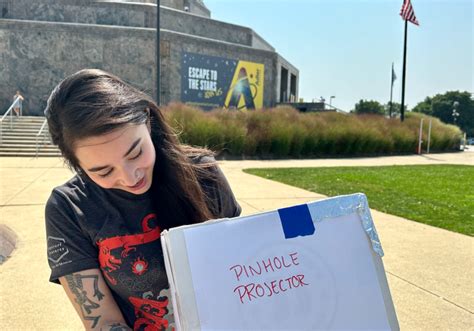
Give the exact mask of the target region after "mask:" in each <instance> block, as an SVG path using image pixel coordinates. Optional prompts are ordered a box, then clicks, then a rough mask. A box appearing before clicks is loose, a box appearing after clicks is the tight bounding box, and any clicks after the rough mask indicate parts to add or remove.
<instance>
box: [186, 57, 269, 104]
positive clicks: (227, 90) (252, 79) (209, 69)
mask: <svg viewBox="0 0 474 331" xmlns="http://www.w3.org/2000/svg"><path fill="white" fill-rule="evenodd" d="M263 90H264V65H263V64H261V63H254V62H247V61H239V60H233V59H227V58H221V57H216V56H207V55H200V54H195V53H187V52H183V53H182V59H181V101H182V102H185V103H187V104H190V105H193V106H197V107H201V108H203V109H206V110H210V109H213V108H229V109H239V110H247V109H255V108H262V107H263Z"/></svg>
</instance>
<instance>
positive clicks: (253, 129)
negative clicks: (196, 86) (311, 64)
mask: <svg viewBox="0 0 474 331" xmlns="http://www.w3.org/2000/svg"><path fill="white" fill-rule="evenodd" d="M162 110H163V112H164V115H165V118H166V120H167V122H168V123H169V124H170V125H171V126H172V127H173V129H174V130H175V132H176V134H177V135H178V137H179V139H180V141H181V142H182V143H185V144H189V145H195V146H203V147H207V148H210V149H212V150H213V151H215V152H216V153H217V155H218V156H220V157H236V158H240V157H249V158H252V157H255V158H314V157H328V156H329V157H344V156H374V155H394V154H414V153H416V152H417V148H418V136H419V127H420V120H421V119H422V118H423V120H424V125H423V139H422V140H423V144H422V149H423V150H426V149H427V144H428V123H429V121H430V119H431V122H432V127H431V139H430V152H449V151H456V150H459V145H460V139H461V134H462V133H461V131H460V129H459V128H458V127H456V126H453V125H447V124H444V123H442V122H441V121H440V120H439V119H437V118H434V117H430V116H426V115H422V114H419V113H408V114H407V115H406V118H405V121H404V122H403V123H401V122H400V120H399V119H395V118H392V119H389V118H385V117H384V116H380V115H355V114H342V113H336V112H318V113H300V112H298V111H297V110H295V109H293V108H291V107H276V108H270V109H260V110H252V111H236V110H225V109H216V110H212V111H203V110H201V109H199V108H194V107H191V106H188V105H184V104H181V103H171V104H169V105H168V106H166V107H163V108H162Z"/></svg>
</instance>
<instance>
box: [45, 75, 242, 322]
mask: <svg viewBox="0 0 474 331" xmlns="http://www.w3.org/2000/svg"><path fill="white" fill-rule="evenodd" d="M45 114H46V117H47V119H48V125H49V131H50V133H51V137H52V139H53V142H54V143H55V144H56V145H58V146H59V149H60V150H61V153H62V155H63V156H64V158H65V160H66V163H67V164H68V165H69V166H70V167H71V168H72V169H73V170H75V172H76V175H75V176H74V177H73V178H72V179H71V180H69V181H68V182H67V183H65V184H64V185H61V186H59V187H57V188H55V189H54V190H53V192H52V194H51V196H50V198H49V200H48V202H47V205H46V230H47V236H48V262H49V265H50V267H51V277H50V281H52V282H55V283H61V284H62V286H63V287H64V289H65V290H66V293H67V295H68V297H69V299H70V300H71V301H72V303H73V305H74V307H75V309H76V310H77V312H78V314H79V316H80V317H81V319H82V321H83V323H84V326H85V327H86V329H97V330H108V329H113V330H124V329H128V328H129V327H132V328H133V329H135V330H161V329H172V328H173V315H172V309H171V307H172V305H171V302H170V299H169V295H168V281H167V278H166V272H165V268H164V262H163V254H162V250H161V245H160V240H159V237H160V232H161V231H162V230H163V229H167V228H170V227H175V226H180V225H184V224H193V223H199V222H202V221H205V220H208V219H213V218H222V217H235V216H238V215H240V211H241V209H240V206H239V205H238V203H237V202H236V200H235V198H234V195H233V194H232V191H231V189H230V187H229V185H228V183H227V181H226V179H225V177H224V176H223V174H222V172H221V171H220V170H219V168H218V167H217V165H216V162H215V160H214V158H213V157H212V153H211V152H210V151H208V150H205V149H196V148H191V147H189V146H185V145H180V144H179V142H178V140H177V138H176V136H175V135H174V134H173V133H172V131H171V129H170V127H169V126H168V125H167V124H166V123H165V121H164V118H163V115H162V114H161V112H160V110H159V109H158V107H157V106H156V104H155V103H154V102H153V100H151V99H150V97H149V96H147V95H145V94H143V93H142V92H140V91H138V90H136V89H135V88H133V87H131V86H130V85H128V84H126V83H124V82H123V81H121V80H120V79H119V78H117V77H115V76H113V75H111V74H108V73H106V72H104V71H101V70H90V69H87V70H81V71H79V72H77V73H75V74H74V75H72V76H69V77H67V78H66V79H65V80H64V81H62V82H61V83H60V84H59V85H58V86H57V87H56V88H55V89H54V91H53V92H52V93H51V96H50V97H49V100H48V104H47V108H46V110H45Z"/></svg>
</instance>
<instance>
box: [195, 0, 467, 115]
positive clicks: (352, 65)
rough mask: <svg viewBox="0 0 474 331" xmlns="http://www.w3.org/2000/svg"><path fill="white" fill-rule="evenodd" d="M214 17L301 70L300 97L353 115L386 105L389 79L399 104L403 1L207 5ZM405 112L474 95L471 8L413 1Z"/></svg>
mask: <svg viewBox="0 0 474 331" xmlns="http://www.w3.org/2000/svg"><path fill="white" fill-rule="evenodd" d="M204 2H205V4H206V6H207V7H208V8H209V9H210V10H211V17H212V18H213V19H216V20H219V21H225V22H229V23H234V24H238V25H243V26H247V27H250V28H252V29H253V30H254V31H256V32H257V33H258V34H259V35H261V36H262V37H263V38H265V39H266V40H267V41H268V42H270V44H272V46H273V47H275V48H276V50H277V52H278V53H280V54H281V55H282V56H283V57H284V58H286V59H287V60H288V61H290V62H291V63H292V64H294V65H295V66H296V67H297V68H298V69H299V70H300V82H299V97H300V98H301V97H302V98H304V99H305V101H311V100H312V99H313V98H319V97H320V96H323V97H324V98H326V100H329V97H330V96H331V95H333V96H335V99H333V101H332V103H333V105H334V106H336V107H339V108H341V109H343V110H347V111H349V110H350V109H352V108H353V107H354V104H355V103H356V102H358V101H359V100H360V99H367V100H377V101H379V102H382V103H386V102H388V101H389V99H390V72H391V65H392V62H394V64H395V72H396V75H397V80H396V81H395V83H394V90H393V100H394V101H396V102H400V100H401V85H402V65H403V33H404V22H403V20H402V19H401V17H400V15H399V12H400V8H401V5H402V3H403V1H402V0H396V1H393V0H204ZM412 4H413V7H414V10H415V15H416V17H417V19H418V21H419V22H420V26H419V27H417V26H415V25H413V24H410V23H409V24H408V53H407V57H408V58H407V78H406V89H405V91H406V92H405V100H406V101H405V104H408V107H409V109H410V108H412V107H414V106H415V105H416V104H417V103H418V102H420V101H423V100H424V98H425V97H426V96H433V95H435V94H437V93H444V92H446V91H452V90H462V91H469V92H474V87H473V85H474V83H473V79H474V78H473V76H474V68H473V57H474V54H473V43H474V33H473V30H474V27H473V16H474V6H473V1H472V0H442V1H439V0H412Z"/></svg>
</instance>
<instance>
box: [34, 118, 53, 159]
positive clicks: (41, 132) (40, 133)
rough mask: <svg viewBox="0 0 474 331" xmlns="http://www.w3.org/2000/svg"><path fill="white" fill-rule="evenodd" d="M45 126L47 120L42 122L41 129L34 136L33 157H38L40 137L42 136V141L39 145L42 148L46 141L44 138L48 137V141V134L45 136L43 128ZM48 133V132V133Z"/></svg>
mask: <svg viewBox="0 0 474 331" xmlns="http://www.w3.org/2000/svg"><path fill="white" fill-rule="evenodd" d="M46 124H48V120H47V119H44V122H43V124H42V125H41V128H40V129H39V131H38V133H37V134H36V154H35V157H38V154H39V149H40V146H39V143H38V142H39V139H40V137H41V135H42V136H43V141H42V142H41V144H42V145H43V146H44V144H45V142H44V141H45V140H46V137H48V139H49V137H50V136H49V134H48V135H46V134H45V132H46V131H45V132H43V131H44V128H45V127H46ZM48 133H49V132H48Z"/></svg>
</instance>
